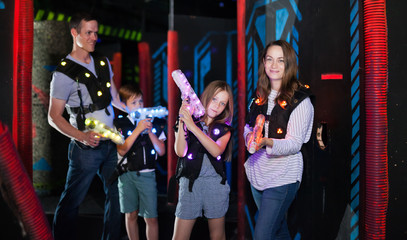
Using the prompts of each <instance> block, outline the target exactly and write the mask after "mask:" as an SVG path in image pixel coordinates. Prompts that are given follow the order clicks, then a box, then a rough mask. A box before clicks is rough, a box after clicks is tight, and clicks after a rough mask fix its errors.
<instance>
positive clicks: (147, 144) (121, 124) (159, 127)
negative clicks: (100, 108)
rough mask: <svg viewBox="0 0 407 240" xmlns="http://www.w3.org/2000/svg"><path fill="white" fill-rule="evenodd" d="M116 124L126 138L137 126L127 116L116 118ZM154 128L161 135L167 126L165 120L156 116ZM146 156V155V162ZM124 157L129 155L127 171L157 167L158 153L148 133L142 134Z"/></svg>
mask: <svg viewBox="0 0 407 240" xmlns="http://www.w3.org/2000/svg"><path fill="white" fill-rule="evenodd" d="M114 124H115V126H116V128H117V130H118V131H119V132H121V133H122V135H123V136H124V137H125V138H126V139H127V138H128V137H129V136H130V135H131V133H132V132H133V131H134V129H135V128H136V126H135V125H133V123H132V122H131V121H130V119H128V118H127V117H123V118H117V119H115V120H114ZM153 128H154V129H155V130H156V133H155V134H156V135H157V136H160V134H161V133H162V131H163V130H164V128H165V120H161V119H157V118H155V119H154V122H153ZM144 156H145V157H146V159H145V160H146V161H145V162H144ZM123 157H127V171H140V170H143V169H155V160H156V158H157V153H156V151H155V150H154V145H153V143H152V142H151V140H150V137H149V136H148V134H141V135H139V136H138V137H137V139H136V141H135V142H134V143H133V145H132V146H131V148H130V149H129V151H128V152H127V153H126V154H125V155H124V156H123Z"/></svg>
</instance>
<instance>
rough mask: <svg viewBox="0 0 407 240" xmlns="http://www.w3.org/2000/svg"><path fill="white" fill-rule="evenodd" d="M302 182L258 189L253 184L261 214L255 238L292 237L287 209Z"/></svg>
mask: <svg viewBox="0 0 407 240" xmlns="http://www.w3.org/2000/svg"><path fill="white" fill-rule="evenodd" d="M299 185H300V183H299V182H296V183H292V184H288V185H283V186H280V187H275V188H268V189H266V190H264V191H258V190H257V189H255V188H254V187H253V186H251V189H252V194H253V198H254V201H255V203H256V205H257V208H258V209H259V215H258V217H257V221H256V227H255V229H254V239H255V240H263V239H272V240H274V239H284V240H285V239H291V237H290V232H289V231H288V227H287V219H286V215H287V211H288V208H289V207H290V205H291V203H292V201H293V200H294V198H295V195H296V193H297V190H298V187H299Z"/></svg>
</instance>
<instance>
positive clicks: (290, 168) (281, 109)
mask: <svg viewBox="0 0 407 240" xmlns="http://www.w3.org/2000/svg"><path fill="white" fill-rule="evenodd" d="M261 59H262V63H261V64H260V66H259V79H258V83H257V90H256V95H257V99H256V100H255V101H252V103H251V105H250V112H249V114H248V117H247V121H246V126H245V130H244V138H245V142H246V146H249V144H250V143H249V140H250V138H251V135H252V134H253V126H254V125H255V121H256V117H257V115H259V114H263V115H264V116H265V117H266V121H265V123H264V128H263V138H261V140H260V141H259V143H258V145H257V149H256V150H257V151H256V152H255V153H254V154H253V155H251V156H250V157H249V158H248V160H247V161H246V163H245V169H246V175H247V178H248V180H249V182H250V184H251V189H252V194H253V198H254V200H255V203H256V205H257V207H258V209H259V216H258V218H257V222H256V227H255V233H254V239H256V240H260V239H291V237H290V234H289V231H288V227H287V221H286V214H287V211H288V208H289V207H290V205H291V203H292V201H293V199H294V197H295V194H296V192H297V190H298V188H299V185H300V182H301V178H302V172H303V158H302V154H301V152H300V150H301V147H302V144H303V143H306V142H308V140H309V139H310V136H311V131H312V124H313V118H314V108H313V106H312V103H311V101H310V98H309V96H310V92H309V90H308V89H307V88H305V87H303V86H302V84H301V83H300V82H299V81H298V80H297V78H296V76H297V69H298V67H297V59H296V55H295V51H294V49H293V48H292V47H291V45H290V44H288V43H287V42H286V41H283V40H278V41H274V42H271V43H269V44H268V45H267V46H266V48H265V49H264V51H263V53H262V57H261Z"/></svg>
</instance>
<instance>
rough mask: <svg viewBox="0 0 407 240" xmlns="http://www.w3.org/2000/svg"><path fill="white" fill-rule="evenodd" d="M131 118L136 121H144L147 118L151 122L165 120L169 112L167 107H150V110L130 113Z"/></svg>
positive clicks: (143, 109)
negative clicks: (156, 119) (155, 119)
mask: <svg viewBox="0 0 407 240" xmlns="http://www.w3.org/2000/svg"><path fill="white" fill-rule="evenodd" d="M129 115H130V117H132V118H133V119H134V120H143V119H146V118H151V122H152V121H153V119H154V118H156V117H158V118H163V117H166V116H168V110H167V108H166V107H161V106H158V107H149V108H139V109H137V110H135V111H133V112H131V113H129Z"/></svg>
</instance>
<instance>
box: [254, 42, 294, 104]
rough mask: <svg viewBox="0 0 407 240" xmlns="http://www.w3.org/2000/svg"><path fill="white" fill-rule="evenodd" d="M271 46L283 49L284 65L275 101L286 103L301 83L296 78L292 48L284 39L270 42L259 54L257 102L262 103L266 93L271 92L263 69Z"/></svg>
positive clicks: (266, 96) (268, 80)
mask: <svg viewBox="0 0 407 240" xmlns="http://www.w3.org/2000/svg"><path fill="white" fill-rule="evenodd" d="M272 46H280V47H281V48H282V49H283V54H284V65H285V69H284V75H283V79H282V82H281V87H280V91H279V93H278V95H277V97H276V103H278V102H282V101H286V102H287V103H288V104H290V103H291V98H292V97H293V96H294V92H295V90H297V89H298V88H299V87H300V86H301V84H300V82H299V81H298V80H297V71H298V65H297V57H296V55H295V51H294V48H293V47H292V46H291V45H290V44H289V43H288V42H286V41H284V40H277V41H274V42H270V43H269V44H267V46H266V47H265V48H264V49H263V52H262V54H261V63H260V64H259V79H258V81H257V90H256V95H257V97H258V98H259V100H260V102H259V104H260V105H262V104H264V103H266V102H267V98H268V95H269V94H270V92H271V82H270V79H269V78H268V76H267V74H266V71H265V69H264V61H265V58H266V55H267V51H268V49H269V48H270V47H272Z"/></svg>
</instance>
